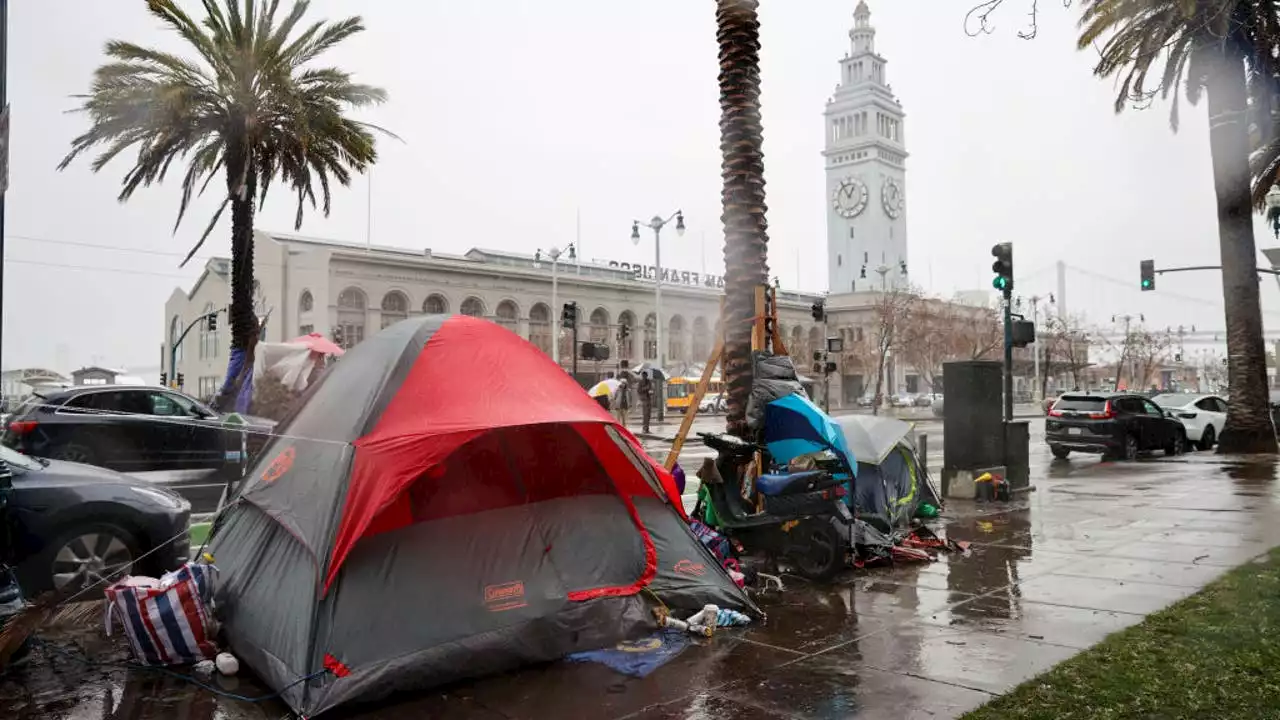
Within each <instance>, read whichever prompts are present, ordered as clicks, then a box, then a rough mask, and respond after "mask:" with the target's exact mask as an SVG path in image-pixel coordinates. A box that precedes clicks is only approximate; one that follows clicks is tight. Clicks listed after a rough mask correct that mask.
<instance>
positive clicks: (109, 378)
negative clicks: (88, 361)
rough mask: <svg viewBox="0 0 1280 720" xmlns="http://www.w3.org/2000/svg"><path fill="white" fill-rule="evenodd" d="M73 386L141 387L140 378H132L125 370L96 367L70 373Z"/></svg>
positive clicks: (83, 368)
mask: <svg viewBox="0 0 1280 720" xmlns="http://www.w3.org/2000/svg"><path fill="white" fill-rule="evenodd" d="M71 380H72V384H74V385H141V384H143V382H142V380H141V379H140V378H136V377H133V376H132V375H130V374H129V373H128V371H126V370H117V369H115V368H104V367H98V366H96V365H93V366H89V367H82V368H80V369H79V370H73V371H72V372H71Z"/></svg>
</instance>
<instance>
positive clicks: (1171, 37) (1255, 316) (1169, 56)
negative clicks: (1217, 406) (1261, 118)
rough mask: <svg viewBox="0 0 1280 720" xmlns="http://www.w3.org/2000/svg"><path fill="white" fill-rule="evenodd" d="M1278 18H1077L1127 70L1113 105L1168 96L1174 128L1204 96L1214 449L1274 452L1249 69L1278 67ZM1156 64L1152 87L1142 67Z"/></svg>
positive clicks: (1172, 12)
mask: <svg viewBox="0 0 1280 720" xmlns="http://www.w3.org/2000/svg"><path fill="white" fill-rule="evenodd" d="M1278 20H1280V18H1278V17H1277V15H1276V7H1275V4H1274V2H1273V0H1084V7H1083V14H1082V16H1081V18H1080V25H1081V27H1082V32H1081V34H1080V38H1079V43H1078V44H1079V47H1080V48H1081V49H1085V48H1089V47H1091V46H1093V45H1094V43H1095V41H1097V40H1099V39H1101V38H1103V37H1108V40H1107V41H1106V43H1105V44H1104V45H1103V46H1102V48H1101V49H1100V50H1099V53H1100V59H1099V60H1098V64H1097V66H1096V67H1095V68H1094V73H1095V74H1096V75H1098V76H1099V77H1110V76H1116V75H1124V80H1123V81H1122V82H1121V86H1120V91H1119V94H1118V96H1117V97H1116V104H1115V107H1116V112H1120V111H1121V110H1123V109H1124V108H1125V107H1126V106H1127V105H1129V104H1130V103H1132V102H1133V101H1135V100H1151V99H1153V98H1154V97H1156V96H1159V97H1161V98H1168V97H1169V96H1170V94H1172V96H1173V103H1172V109H1171V112H1170V124H1171V125H1172V127H1173V129H1174V130H1175V131H1176V130H1177V128H1178V98H1179V93H1180V92H1184V93H1185V94H1186V97H1187V100H1188V101H1189V102H1191V103H1192V104H1195V103H1197V102H1198V101H1199V99H1200V96H1201V94H1202V93H1204V94H1205V95H1206V96H1207V100H1208V110H1209V149H1210V152H1211V154H1212V157H1213V180H1214V188H1215V190H1216V194H1217V203H1218V245H1219V252H1220V254H1221V258H1222V294H1223V299H1224V304H1225V306H1226V324H1227V355H1228V376H1229V386H1230V393H1229V396H1228V400H1227V423H1226V427H1225V428H1223V431H1222V435H1221V439H1220V444H1219V446H1218V447H1219V451H1220V452H1270V453H1274V452H1276V436H1275V429H1274V427H1273V426H1272V423H1271V414H1270V411H1269V407H1268V391H1267V367H1266V347H1265V344H1264V342H1263V334H1262V308H1261V305H1260V301H1259V295H1258V275H1257V249H1256V247H1255V246H1254V240H1253V218H1252V209H1253V203H1252V198H1251V194H1250V180H1251V176H1250V169H1249V135H1248V127H1247V117H1248V91H1247V84H1246V76H1247V74H1252V75H1264V76H1271V75H1272V74H1273V73H1274V71H1275V67H1274V65H1275V61H1274V60H1272V59H1271V53H1270V49H1271V48H1272V47H1275V38H1276V37H1277V34H1276V28H1277V24H1278ZM1161 63H1162V64H1163V66H1162V67H1160V68H1159V74H1158V78H1159V81H1158V84H1157V85H1156V87H1155V88H1150V87H1148V74H1149V73H1150V72H1151V71H1152V70H1153V69H1156V66H1157V65H1159V64H1161Z"/></svg>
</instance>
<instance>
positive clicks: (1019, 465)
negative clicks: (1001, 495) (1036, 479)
mask: <svg viewBox="0 0 1280 720" xmlns="http://www.w3.org/2000/svg"><path fill="white" fill-rule="evenodd" d="M1030 446H1031V431H1030V428H1029V426H1028V423H1027V422H1026V421H1025V420H1022V421H1016V422H1009V423H1005V425H1004V465H1005V469H1006V470H1007V474H1006V475H1005V480H1007V481H1008V483H1009V489H1010V490H1012V491H1014V492H1017V491H1019V490H1024V489H1026V488H1028V487H1030V486H1031V447H1030Z"/></svg>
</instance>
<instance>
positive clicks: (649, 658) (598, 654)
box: [565, 628, 689, 678]
mask: <svg viewBox="0 0 1280 720" xmlns="http://www.w3.org/2000/svg"><path fill="white" fill-rule="evenodd" d="M687 647H689V636H688V635H687V634H686V633H684V632H681V631H679V630H673V629H670V628H667V629H664V630H659V631H658V632H656V633H654V634H652V635H650V636H648V637H645V638H641V639H640V640H634V641H631V642H624V643H618V645H617V647H612V648H607V649H604V650H588V651H586V652H578V653H574V654H572V655H570V656H568V657H567V658H565V659H566V660H568V661H570V662H598V663H600V664H601V665H604V666H606V667H609V668H612V669H613V670H616V671H618V672H620V673H622V674H623V675H630V676H631V677H638V678H642V677H645V676H647V675H648V674H649V673H651V672H653V671H654V670H657V669H658V668H660V667H662V666H663V665H666V664H667V663H668V662H670V661H671V660H672V659H674V658H675V656H677V655H679V654H680V653H682V652H684V649H685V648H687Z"/></svg>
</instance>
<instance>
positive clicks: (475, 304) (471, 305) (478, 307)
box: [461, 296, 484, 317]
mask: <svg viewBox="0 0 1280 720" xmlns="http://www.w3.org/2000/svg"><path fill="white" fill-rule="evenodd" d="M461 312H462V314H463V315H470V316H471V317H484V301H483V300H481V299H480V298H478V297H475V296H472V297H469V298H467V299H466V300H463V301H462V308H461Z"/></svg>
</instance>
